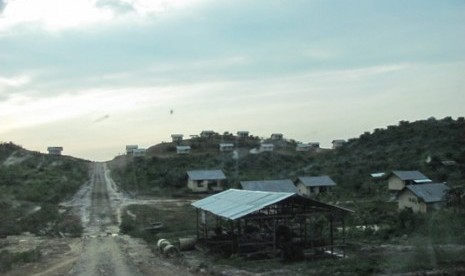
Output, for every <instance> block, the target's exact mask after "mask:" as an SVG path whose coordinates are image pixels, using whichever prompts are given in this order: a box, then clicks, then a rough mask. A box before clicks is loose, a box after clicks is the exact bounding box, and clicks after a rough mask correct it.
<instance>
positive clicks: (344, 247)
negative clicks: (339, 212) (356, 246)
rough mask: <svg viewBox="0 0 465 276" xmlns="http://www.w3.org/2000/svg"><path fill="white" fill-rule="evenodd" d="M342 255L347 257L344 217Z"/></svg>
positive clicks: (343, 222)
mask: <svg viewBox="0 0 465 276" xmlns="http://www.w3.org/2000/svg"><path fill="white" fill-rule="evenodd" d="M342 246H343V247H342V255H343V256H344V257H345V256H346V223H345V219H344V217H342Z"/></svg>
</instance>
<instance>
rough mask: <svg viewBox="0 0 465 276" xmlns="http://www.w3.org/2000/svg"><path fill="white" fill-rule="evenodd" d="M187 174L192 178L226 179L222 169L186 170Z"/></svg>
mask: <svg viewBox="0 0 465 276" xmlns="http://www.w3.org/2000/svg"><path fill="white" fill-rule="evenodd" d="M187 175H188V176H189V178H190V179H192V180H216V179H226V176H225V175H224V173H223V171H221V170H194V171H187Z"/></svg>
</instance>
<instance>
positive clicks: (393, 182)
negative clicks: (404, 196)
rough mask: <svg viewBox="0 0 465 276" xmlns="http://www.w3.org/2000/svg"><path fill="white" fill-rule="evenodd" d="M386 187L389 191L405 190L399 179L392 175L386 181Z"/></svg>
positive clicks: (402, 182)
mask: <svg viewBox="0 0 465 276" xmlns="http://www.w3.org/2000/svg"><path fill="white" fill-rule="evenodd" d="M388 187H389V190H391V191H401V190H402V189H403V188H405V183H404V181H402V180H401V179H400V178H399V177H397V176H395V175H392V176H391V177H389V179H388Z"/></svg>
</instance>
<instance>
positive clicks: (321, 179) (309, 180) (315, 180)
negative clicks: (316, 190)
mask: <svg viewBox="0 0 465 276" xmlns="http://www.w3.org/2000/svg"><path fill="white" fill-rule="evenodd" d="M299 181H300V182H302V184H304V186H306V187H317V186H336V183H335V182H334V181H333V180H332V179H331V178H330V177H329V176H327V175H322V176H301V177H299Z"/></svg>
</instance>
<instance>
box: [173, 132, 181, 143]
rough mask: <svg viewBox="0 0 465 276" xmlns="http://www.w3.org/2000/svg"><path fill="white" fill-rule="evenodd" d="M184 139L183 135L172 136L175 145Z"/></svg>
mask: <svg viewBox="0 0 465 276" xmlns="http://www.w3.org/2000/svg"><path fill="white" fill-rule="evenodd" d="M183 137H184V135H182V134H171V141H173V143H178V142H182V139H183Z"/></svg>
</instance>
